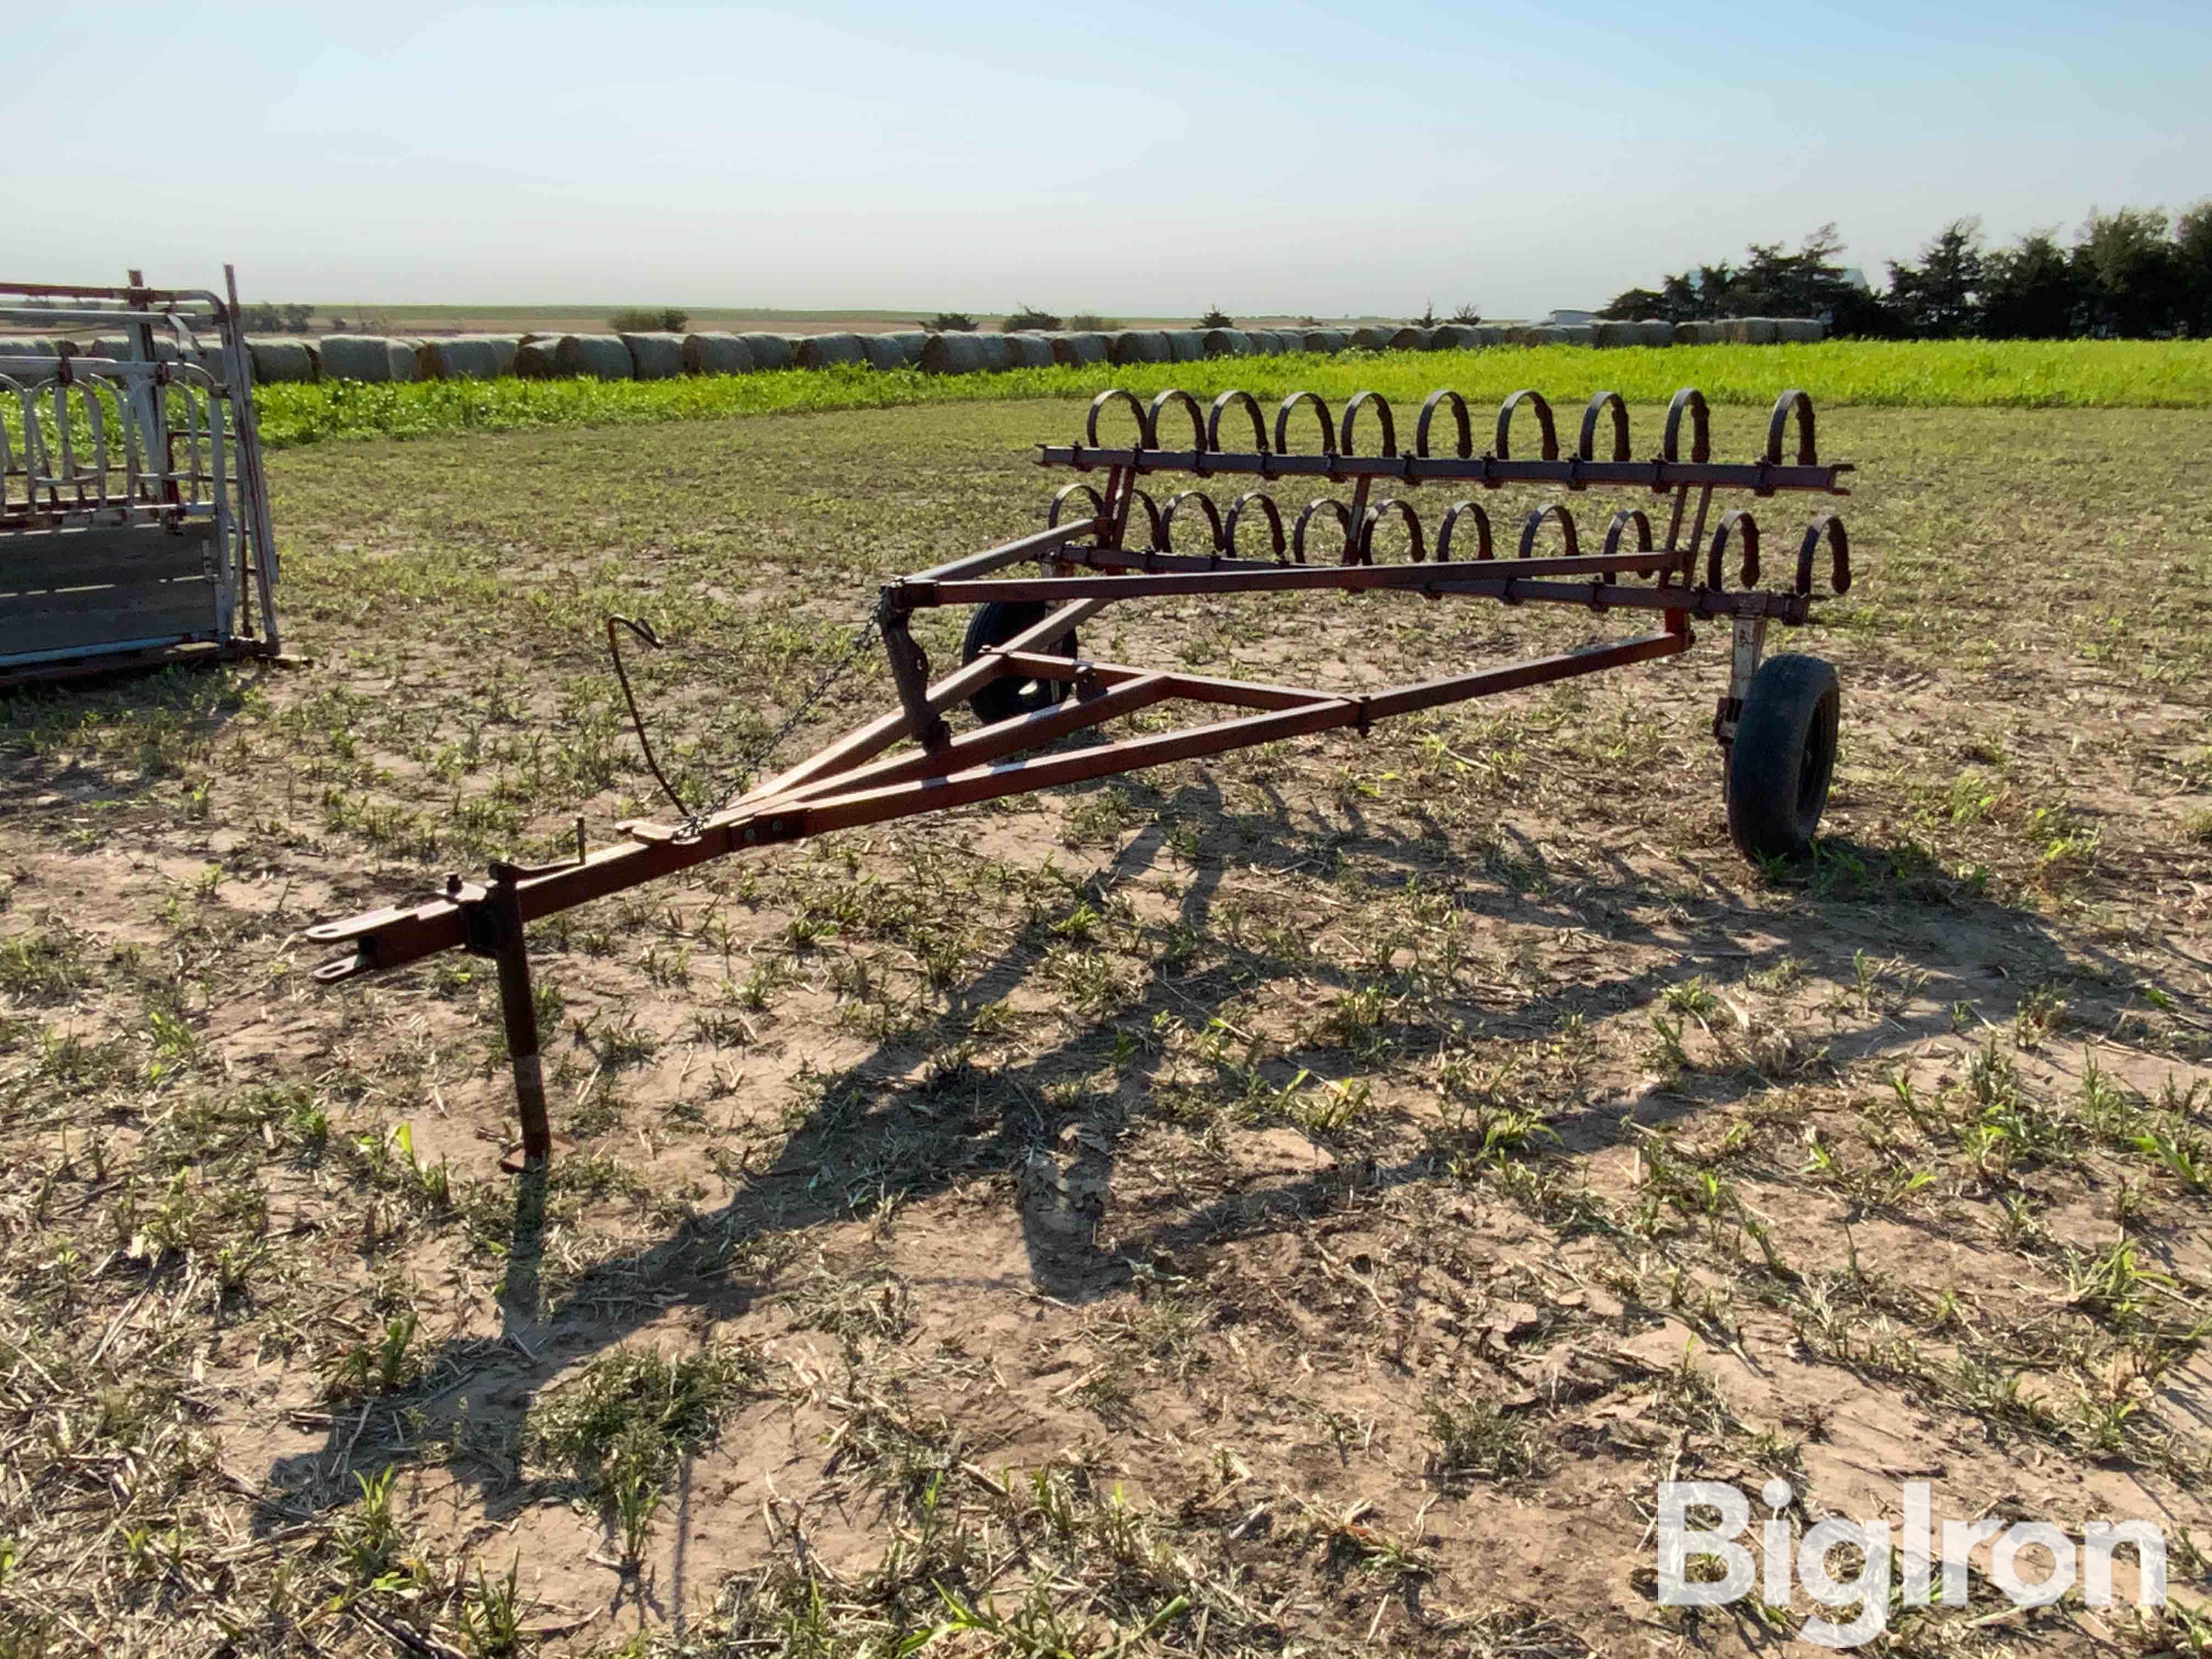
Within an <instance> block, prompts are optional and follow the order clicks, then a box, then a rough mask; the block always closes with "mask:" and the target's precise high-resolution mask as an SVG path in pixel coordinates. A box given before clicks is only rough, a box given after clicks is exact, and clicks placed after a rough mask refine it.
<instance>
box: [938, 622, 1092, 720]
mask: <svg viewBox="0 0 2212 1659" xmlns="http://www.w3.org/2000/svg"><path fill="white" fill-rule="evenodd" d="M1051 611H1052V607H1051V606H1050V605H1045V604H1042V603H1041V602H1039V601H1036V600H1030V601H1027V602H1018V601H1015V600H1012V599H994V600H993V601H992V602H991V603H990V604H988V605H977V606H976V607H975V615H974V616H972V617H969V618H968V636H967V638H966V639H964V640H963V641H961V642H960V660H961V661H962V662H963V663H971V662H973V661H975V659H976V658H978V657H980V656H981V655H982V654H983V653H985V652H986V651H988V650H990V649H991V648H992V647H994V646H1000V645H1004V644H1005V643H1006V641H1008V640H1011V639H1012V638H1013V637H1014V635H1017V634H1019V633H1021V632H1022V631H1023V630H1024V629H1030V628H1035V627H1036V625H1037V624H1038V623H1041V622H1042V621H1043V620H1044V619H1045V617H1047V616H1048V614H1050V612H1051ZM1046 649H1047V650H1048V651H1056V652H1058V653H1060V655H1061V656H1063V657H1066V658H1067V659H1070V660H1071V661H1073V659H1074V657H1075V650H1076V646H1075V634H1074V631H1073V629H1070V630H1069V631H1068V632H1067V633H1066V634H1064V635H1061V636H1060V641H1059V642H1058V643H1057V644H1055V645H1051V646H1048V647H1046ZM1067 691H1068V683H1067V682H1066V680H1020V679H1016V678H1014V677H1013V676H1012V675H1011V674H1009V675H1007V676H1006V677H1005V678H1002V679H995V680H993V681H992V682H991V683H990V684H988V685H987V686H985V687H984V688H983V689H982V690H981V691H978V692H977V693H976V694H975V696H972V697H970V698H969V699H968V707H969V708H971V709H973V710H974V711H975V718H976V719H977V720H981V721H982V723H983V724H984V725H986V726H995V725H997V724H998V723H999V722H1000V720H1012V719H1013V718H1014V716H1015V715H1017V714H1036V712H1037V710H1039V709H1040V708H1051V707H1052V706H1053V705H1054V703H1056V702H1060V700H1061V699H1062V698H1063V697H1065V696H1067Z"/></svg>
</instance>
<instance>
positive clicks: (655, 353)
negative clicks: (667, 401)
mask: <svg viewBox="0 0 2212 1659" xmlns="http://www.w3.org/2000/svg"><path fill="white" fill-rule="evenodd" d="M616 338H617V339H619V340H620V341H621V342H622V343H623V348H624V349H626V350H628V351H629V371H630V379H632V380H678V379H681V378H682V376H683V374H684V337H683V336H682V335H681V334H664V333H661V332H659V331H654V332H653V333H649V334H621V335H617V336H616Z"/></svg>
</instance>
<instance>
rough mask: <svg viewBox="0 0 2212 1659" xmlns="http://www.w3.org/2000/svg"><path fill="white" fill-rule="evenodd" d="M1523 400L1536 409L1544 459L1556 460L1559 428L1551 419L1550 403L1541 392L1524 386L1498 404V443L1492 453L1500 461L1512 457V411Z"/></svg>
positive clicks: (1557, 456) (1557, 457)
mask: <svg viewBox="0 0 2212 1659" xmlns="http://www.w3.org/2000/svg"><path fill="white" fill-rule="evenodd" d="M1524 401H1525V402H1526V403H1527V404H1528V407H1529V408H1531V409H1533V410H1535V411H1536V425H1537V428H1538V429H1539V430H1541V432H1542V433H1543V435H1544V459H1546V460H1547V461H1556V460H1558V459H1559V428H1558V426H1557V425H1556V424H1554V422H1553V419H1552V405H1551V404H1549V403H1548V402H1547V401H1546V400H1545V398H1544V394H1543V393H1542V392H1535V391H1532V390H1530V389H1529V388H1528V387H1526V386H1524V387H1522V389H1521V390H1520V391H1518V392H1515V393H1514V394H1513V395H1512V396H1511V397H1510V398H1507V399H1506V400H1505V401H1504V403H1502V404H1498V445H1497V447H1496V448H1495V449H1494V450H1492V453H1493V454H1495V455H1496V456H1497V457H1498V459H1499V460H1501V461H1505V460H1510V459H1512V458H1513V452H1512V449H1511V448H1510V438H1511V435H1512V432H1513V411H1514V410H1516V409H1517V408H1519V407H1520V406H1521V404H1522V403H1523V402H1524Z"/></svg>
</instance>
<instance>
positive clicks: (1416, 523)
mask: <svg viewBox="0 0 2212 1659" xmlns="http://www.w3.org/2000/svg"><path fill="white" fill-rule="evenodd" d="M1392 512H1395V513H1397V514H1398V516H1399V517H1400V518H1401V519H1403V520H1405V521H1406V531H1407V534H1408V535H1410V536H1412V537H1413V562H1414V563H1415V564H1420V563H1422V562H1425V561H1426V559H1427V558H1428V556H1429V550H1428V548H1427V546H1426V545H1425V544H1424V543H1423V541H1422V538H1421V519H1420V515H1419V513H1415V512H1414V511H1413V503H1412V502H1410V501H1400V500H1399V499H1398V498H1397V497H1396V496H1395V495H1392V496H1389V497H1386V498H1385V499H1383V500H1382V501H1377V502H1376V503H1375V505H1374V506H1372V507H1369V508H1368V509H1367V515H1366V517H1364V519H1362V520H1360V521H1359V562H1360V563H1362V564H1373V563H1374V562H1375V528H1376V526H1377V525H1379V524H1381V523H1382V522H1383V515H1384V514H1386V513H1392Z"/></svg>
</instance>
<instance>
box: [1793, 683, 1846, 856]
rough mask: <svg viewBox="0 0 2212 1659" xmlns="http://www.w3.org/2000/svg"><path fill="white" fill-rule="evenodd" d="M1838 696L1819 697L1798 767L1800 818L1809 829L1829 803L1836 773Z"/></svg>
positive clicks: (1798, 809) (1798, 811) (1798, 816)
mask: <svg viewBox="0 0 2212 1659" xmlns="http://www.w3.org/2000/svg"><path fill="white" fill-rule="evenodd" d="M1837 714H1838V709H1837V707H1836V698H1835V697H1834V696H1832V695H1831V696H1825V697H1823V698H1821V699H1820V707H1819V708H1818V709H1817V710H1816V711H1815V712H1814V715H1813V724H1812V726H1811V729H1810V730H1808V732H1806V733H1805V758H1804V761H1803V763H1802V764H1801V765H1800V766H1799V767H1798V769H1797V818H1798V822H1800V823H1803V824H1804V825H1805V826H1806V827H1807V829H1808V831H1809V829H1811V827H1812V826H1813V825H1814V823H1818V822H1819V820H1820V814H1821V812H1822V811H1823V810H1824V809H1825V808H1826V806H1827V804H1828V785H1829V783H1830V782H1831V781H1832V780H1833V778H1834V776H1835V772H1836V729H1837V724H1838V722H1837Z"/></svg>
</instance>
